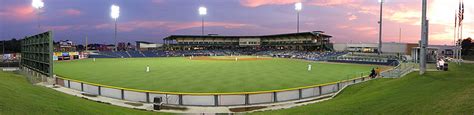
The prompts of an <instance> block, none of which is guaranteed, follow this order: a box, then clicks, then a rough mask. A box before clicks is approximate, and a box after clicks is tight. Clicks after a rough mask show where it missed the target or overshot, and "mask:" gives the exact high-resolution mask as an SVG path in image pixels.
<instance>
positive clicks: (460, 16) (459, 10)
mask: <svg viewBox="0 0 474 115" xmlns="http://www.w3.org/2000/svg"><path fill="white" fill-rule="evenodd" d="M458 12H459V13H458V18H459V19H458V20H459V21H458V24H459V26H461V25H462V3H461V1H459V9H458Z"/></svg>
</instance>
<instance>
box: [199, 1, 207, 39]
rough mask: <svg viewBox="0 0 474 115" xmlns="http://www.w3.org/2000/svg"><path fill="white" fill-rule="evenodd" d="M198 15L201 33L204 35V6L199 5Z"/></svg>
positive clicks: (205, 9)
mask: <svg viewBox="0 0 474 115" xmlns="http://www.w3.org/2000/svg"><path fill="white" fill-rule="evenodd" d="M198 10H199V15H200V16H201V24H202V28H201V34H202V35H203V36H204V16H205V15H207V8H206V7H204V6H201V7H199V9H198Z"/></svg>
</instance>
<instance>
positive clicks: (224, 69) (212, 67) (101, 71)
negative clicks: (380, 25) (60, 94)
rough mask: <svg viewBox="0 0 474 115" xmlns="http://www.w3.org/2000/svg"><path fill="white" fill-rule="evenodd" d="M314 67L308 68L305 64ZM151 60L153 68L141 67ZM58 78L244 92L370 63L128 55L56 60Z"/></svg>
mask: <svg viewBox="0 0 474 115" xmlns="http://www.w3.org/2000/svg"><path fill="white" fill-rule="evenodd" d="M310 63H311V64H312V66H313V70H312V71H307V66H308V64H310ZM147 65H149V66H150V68H151V72H149V73H147V72H145V68H146V66H147ZM54 66H55V67H54V72H55V74H57V75H60V76H62V77H66V78H71V79H76V80H82V81H87V82H92V83H99V84H105V85H111V86H118V87H125V88H134V89H144V90H156V91H170V92H207V93H214V92H247V91H266V90H276V89H285V88H294V87H300V86H308V85H315V84H323V83H328V82H335V81H339V80H345V79H350V78H354V77H360V76H361V74H360V73H362V72H365V73H368V72H369V71H370V70H371V68H373V67H374V66H373V65H356V64H333V63H314V62H307V61H302V60H292V59H280V58H274V59H272V60H258V61H214V60H189V59H187V58H126V59H120V58H115V59H97V60H96V61H95V62H94V61H92V60H91V59H89V60H76V61H70V62H57V63H55V65H54Z"/></svg>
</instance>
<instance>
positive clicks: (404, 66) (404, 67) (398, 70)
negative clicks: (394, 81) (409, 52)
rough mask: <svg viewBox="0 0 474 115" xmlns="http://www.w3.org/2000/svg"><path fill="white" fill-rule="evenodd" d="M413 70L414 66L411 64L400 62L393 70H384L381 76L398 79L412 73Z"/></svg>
mask: <svg viewBox="0 0 474 115" xmlns="http://www.w3.org/2000/svg"><path fill="white" fill-rule="evenodd" d="M414 68H415V65H414V64H412V63H403V62H400V63H399V64H398V65H397V66H395V67H394V68H392V69H389V70H386V71H383V72H382V73H380V74H381V76H383V77H384V78H399V77H403V76H405V75H406V74H408V73H411V72H413V70H414Z"/></svg>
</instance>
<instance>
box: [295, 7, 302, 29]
mask: <svg viewBox="0 0 474 115" xmlns="http://www.w3.org/2000/svg"><path fill="white" fill-rule="evenodd" d="M302 9H303V3H301V2H298V3H296V4H295V10H296V33H299V32H300V12H301V10H302Z"/></svg>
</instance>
